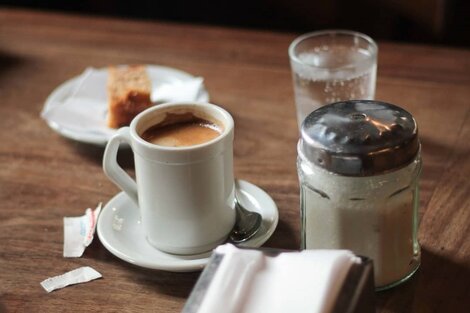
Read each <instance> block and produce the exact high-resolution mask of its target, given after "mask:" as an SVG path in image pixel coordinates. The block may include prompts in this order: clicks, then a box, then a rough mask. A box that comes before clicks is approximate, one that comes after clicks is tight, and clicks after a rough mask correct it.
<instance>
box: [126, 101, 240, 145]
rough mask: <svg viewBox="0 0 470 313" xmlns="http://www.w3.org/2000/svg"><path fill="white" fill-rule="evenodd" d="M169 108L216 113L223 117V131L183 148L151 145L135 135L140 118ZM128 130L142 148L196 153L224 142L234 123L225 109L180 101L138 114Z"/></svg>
mask: <svg viewBox="0 0 470 313" xmlns="http://www.w3.org/2000/svg"><path fill="white" fill-rule="evenodd" d="M171 107H194V108H196V109H195V110H197V108H204V109H206V110H207V109H208V110H213V111H218V112H219V113H220V114H221V115H222V116H223V117H224V120H223V121H221V122H222V123H223V126H224V130H223V132H222V133H221V134H220V135H219V136H217V137H215V138H213V139H211V140H209V141H206V142H203V143H200V144H197V145H191V146H183V147H170V146H162V145H156V144H153V143H150V142H148V141H146V140H144V139H143V138H142V137H141V136H140V135H139V134H138V133H137V130H136V129H137V126H138V124H139V123H140V121H141V120H142V118H144V117H145V116H146V115H148V114H152V112H154V111H160V110H164V109H167V108H171ZM129 128H130V132H131V136H132V137H133V138H134V139H135V140H136V142H137V143H139V144H140V145H142V146H144V147H145V148H148V149H152V150H159V151H168V152H176V151H196V150H200V149H204V148H206V147H208V146H211V145H213V144H216V143H217V142H219V141H222V140H224V138H225V137H227V135H229V134H230V133H231V132H232V130H233V128H234V121H233V117H232V116H231V115H230V113H228V112H227V111H226V110H225V109H223V108H222V107H220V106H218V105H215V104H212V103H208V102H198V101H180V102H167V103H163V104H158V105H155V106H152V107H150V108H148V109H146V110H144V111H142V112H140V113H139V114H138V115H137V116H136V117H135V118H134V119H133V120H132V122H131V124H130V125H129Z"/></svg>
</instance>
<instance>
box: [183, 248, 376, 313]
mask: <svg viewBox="0 0 470 313" xmlns="http://www.w3.org/2000/svg"><path fill="white" fill-rule="evenodd" d="M183 312H185V313H190V312H194V313H195V312H198V313H203V312H204V313H211V312H225V313H231V312H232V313H235V312H237V313H252V312H253V313H254V312H270V313H276V312H279V313H281V312H296V313H301V312H311V313H334V312H351V313H355V312H357V313H359V312H361V313H369V312H370V313H373V312H375V306H374V283H373V270H372V263H371V261H369V260H367V259H363V258H359V257H357V256H355V255H354V254H353V253H352V252H350V251H347V250H305V251H302V252H274V253H273V252H272V251H271V252H269V251H263V250H247V249H238V248H236V247H235V246H233V245H230V244H226V245H223V246H219V247H218V248H217V249H216V250H215V251H214V254H213V256H212V258H211V261H210V262H209V264H208V265H207V266H206V268H205V270H204V272H203V273H202V274H201V277H200V278H199V280H198V283H197V284H196V286H195V287H194V289H193V291H192V293H191V296H190V298H189V299H188V301H187V303H186V305H185V307H184V310H183Z"/></svg>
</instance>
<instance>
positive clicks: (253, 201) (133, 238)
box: [97, 180, 279, 272]
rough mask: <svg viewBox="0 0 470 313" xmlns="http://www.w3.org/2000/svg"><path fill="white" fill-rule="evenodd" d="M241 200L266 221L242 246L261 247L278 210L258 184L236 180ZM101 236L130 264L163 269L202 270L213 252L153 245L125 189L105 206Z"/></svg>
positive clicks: (272, 228)
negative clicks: (182, 252) (171, 249)
mask: <svg viewBox="0 0 470 313" xmlns="http://www.w3.org/2000/svg"><path fill="white" fill-rule="evenodd" d="M237 188H238V193H239V198H240V199H239V200H240V202H241V203H242V204H243V205H244V206H245V207H246V208H247V209H248V210H251V211H255V212H258V213H260V214H261V215H262V216H263V222H262V223H261V228H260V229H259V231H258V233H256V235H255V236H254V237H253V238H251V239H250V240H248V241H246V242H244V243H241V244H238V246H240V247H251V248H256V247H260V246H261V245H262V244H263V243H265V242H266V241H267V240H268V239H269V237H271V235H272V234H273V232H274V230H275V229H276V226H277V223H278V220H279V213H278V209H277V206H276V204H275V203H274V201H273V199H272V198H271V197H270V196H269V195H268V194H267V193H266V192H265V191H263V190H262V189H260V188H259V187H257V186H255V185H253V184H251V183H249V182H247V181H243V180H237ZM97 228H98V236H99V238H100V241H101V243H102V244H103V245H104V246H105V248H106V249H108V250H109V251H110V252H111V253H112V254H114V255H115V256H117V257H118V258H120V259H122V260H124V261H126V262H129V263H131V264H134V265H137V266H141V267H145V268H150V269H158V270H164V271H172V272H191V271H199V270H202V269H203V267H204V266H205V265H206V264H207V262H208V261H209V258H210V256H211V252H207V253H203V254H197V255H187V256H182V255H174V254H168V253H165V252H163V251H160V250H158V249H156V248H154V247H152V246H151V245H150V244H149V243H148V242H147V240H146V238H145V234H144V232H143V229H142V225H141V223H140V217H139V211H138V208H137V207H136V205H135V204H134V203H133V202H132V201H131V200H130V199H129V198H128V196H127V195H126V194H125V193H124V192H120V193H118V194H117V195H116V196H114V197H113V198H112V199H111V200H110V201H109V202H108V203H107V204H106V205H105V207H104V208H103V210H102V211H101V214H100V216H99V219H98V225H97Z"/></svg>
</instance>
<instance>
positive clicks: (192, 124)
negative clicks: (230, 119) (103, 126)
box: [141, 113, 222, 147]
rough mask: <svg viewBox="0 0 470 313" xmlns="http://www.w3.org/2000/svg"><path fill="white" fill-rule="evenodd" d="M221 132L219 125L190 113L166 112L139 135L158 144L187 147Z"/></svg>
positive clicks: (209, 139) (205, 140) (210, 138)
mask: <svg viewBox="0 0 470 313" xmlns="http://www.w3.org/2000/svg"><path fill="white" fill-rule="evenodd" d="M221 133H222V129H221V127H220V126H219V125H217V124H216V123H213V122H211V121H209V120H206V119H203V118H200V117H197V116H195V115H194V114H192V113H184V114H175V113H167V116H166V117H165V119H164V120H163V121H162V122H160V123H158V124H156V125H153V126H151V127H149V128H147V129H146V130H145V131H144V132H143V133H142V135H141V137H142V138H143V139H144V140H145V141H147V142H149V143H152V144H155V145H159V146H165V147H188V146H194V145H198V144H202V143H205V142H208V141H211V140H212V139H214V138H216V137H218V136H220V134H221Z"/></svg>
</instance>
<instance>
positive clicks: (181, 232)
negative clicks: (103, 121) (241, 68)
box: [103, 103, 235, 254]
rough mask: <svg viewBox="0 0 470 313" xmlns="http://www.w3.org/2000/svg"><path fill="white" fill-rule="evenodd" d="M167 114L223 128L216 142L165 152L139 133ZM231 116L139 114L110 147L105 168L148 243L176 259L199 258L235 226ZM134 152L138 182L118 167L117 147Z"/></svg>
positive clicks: (198, 106) (189, 106)
mask: <svg viewBox="0 0 470 313" xmlns="http://www.w3.org/2000/svg"><path fill="white" fill-rule="evenodd" d="M168 112H171V113H173V114H179V113H185V112H192V113H193V114H194V115H195V116H197V117H201V118H203V119H206V120H210V121H214V120H215V121H218V122H219V123H220V124H221V125H222V126H223V131H222V133H221V134H220V135H219V136H217V137H216V138H214V139H212V140H210V141H208V142H205V143H202V144H198V145H193V146H185V147H166V146H159V145H155V144H152V143H149V142H147V141H145V140H144V139H142V137H141V134H142V133H143V132H144V131H145V130H147V129H148V128H149V127H151V126H153V125H156V124H158V123H159V122H161V121H163V120H164V119H165V117H166V115H167V113H168ZM233 128H234V123H233V119H232V117H231V115H230V114H229V113H228V112H227V111H225V110H224V109H222V108H220V107H218V106H216V105H213V104H209V103H167V104H162V105H158V106H154V107H151V108H149V109H147V110H145V111H144V112H142V113H140V114H139V115H137V116H136V117H135V118H134V120H133V121H132V122H131V124H130V126H129V127H123V128H121V129H119V130H118V132H117V134H116V135H114V136H113V137H112V138H111V139H110V140H109V142H108V144H107V146H106V150H105V152H104V157H103V169H104V172H105V174H106V175H107V176H108V178H109V179H110V180H111V181H113V182H114V183H115V184H116V185H117V186H118V187H120V188H121V189H122V190H123V191H124V192H126V193H127V195H128V196H129V197H130V198H131V199H132V200H133V201H134V202H135V203H136V204H137V205H138V207H139V209H140V216H141V222H142V225H143V228H144V231H145V233H146V235H147V240H148V242H149V243H150V244H151V245H152V246H154V247H155V248H157V249H159V250H162V251H165V252H169V253H174V254H196V253H202V252H205V251H209V250H211V249H213V248H214V247H216V246H217V245H219V244H220V243H222V242H223V241H224V240H225V239H226V238H227V236H228V234H229V233H230V231H231V229H232V228H233V225H234V223H235V209H234V177H233V137H234V135H233ZM121 142H126V143H128V144H129V145H130V147H131V148H132V150H133V152H134V163H135V176H136V181H134V180H133V179H132V178H131V177H130V176H129V175H128V174H127V173H126V172H125V171H124V170H123V169H122V168H121V167H120V166H119V165H118V163H117V161H116V156H117V152H118V149H119V144H120V143H121Z"/></svg>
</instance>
